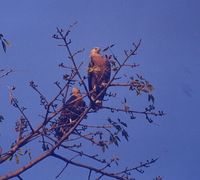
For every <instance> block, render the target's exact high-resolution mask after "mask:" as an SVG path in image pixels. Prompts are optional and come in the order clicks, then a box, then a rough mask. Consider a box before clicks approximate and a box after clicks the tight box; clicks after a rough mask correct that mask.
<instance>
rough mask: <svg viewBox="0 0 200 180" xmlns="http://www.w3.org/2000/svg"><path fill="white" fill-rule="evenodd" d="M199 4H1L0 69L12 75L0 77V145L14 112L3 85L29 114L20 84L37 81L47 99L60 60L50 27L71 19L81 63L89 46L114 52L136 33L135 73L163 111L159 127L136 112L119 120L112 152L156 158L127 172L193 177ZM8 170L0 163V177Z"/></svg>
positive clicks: (46, 170) (180, 179) (35, 173)
mask: <svg viewBox="0 0 200 180" xmlns="http://www.w3.org/2000/svg"><path fill="white" fill-rule="evenodd" d="M199 7H200V2H199V1H197V0H167V1H164V0H151V1H148V0H101V1H97V0H68V1H66V0H59V1H55V0H43V1H39V0H29V1H27V0H20V1H11V0H6V1H2V2H1V10H0V33H3V34H4V35H5V37H7V39H8V40H9V41H10V42H11V44H12V46H11V47H10V48H9V49H8V52H7V54H4V53H3V51H2V50H1V52H0V68H14V69H16V73H14V74H12V75H10V76H9V77H7V78H6V79H5V80H1V82H0V107H1V108H0V114H3V115H4V116H5V121H4V123H3V124H1V126H0V133H1V136H0V144H6V143H9V142H11V141H12V136H11V132H12V131H13V129H12V128H14V122H15V119H14V117H18V116H17V115H18V113H16V112H15V111H14V110H13V108H12V107H9V105H8V94H7V93H8V90H7V86H8V85H16V86H17V91H16V93H17V95H18V97H20V100H21V102H22V103H24V104H25V106H28V107H33V111H31V112H29V113H30V115H32V116H33V117H37V115H38V114H39V112H38V111H37V108H36V105H37V99H36V96H35V94H34V93H33V92H32V90H31V89H30V88H29V87H28V82H29V81H30V80H34V81H35V82H37V83H38V84H40V85H41V87H42V88H43V89H44V90H45V89H47V90H48V95H49V96H52V95H53V94H54V93H55V91H54V90H55V88H53V85H52V83H53V82H55V81H56V80H58V79H61V77H60V76H61V73H60V72H59V68H58V67H57V65H58V63H60V62H61V61H63V60H65V53H64V50H63V49H62V48H58V47H57V46H56V45H57V43H56V41H54V40H53V39H52V38H51V35H52V34H53V33H54V32H55V30H56V27H57V26H58V27H67V26H68V25H69V24H71V23H73V22H74V21H78V25H77V26H76V28H75V29H74V31H73V33H72V40H73V48H74V49H80V48H85V52H84V53H83V55H82V57H79V58H80V60H83V61H85V60H88V52H89V50H90V49H91V48H92V47H94V46H100V47H105V46H106V45H108V44H111V43H115V44H116V48H115V53H116V54H119V55H121V54H122V52H123V49H125V48H129V47H130V46H131V43H132V42H133V41H134V40H136V41H137V40H138V39H140V38H142V46H141V48H140V50H139V53H138V57H137V62H138V63H139V64H140V65H141V66H140V67H139V71H140V72H143V74H144V76H145V77H146V78H148V79H149V80H150V81H151V82H152V83H153V84H154V87H155V93H154V94H155V96H156V106H157V107H158V108H159V109H162V110H164V111H165V112H166V113H167V115H166V116H165V117H164V118H160V119H156V123H157V124H159V126H157V125H155V124H153V125H152V124H148V123H147V122H146V121H145V119H144V118H140V117H139V118H138V119H137V120H136V121H135V122H132V121H130V120H128V119H127V122H128V124H129V131H130V136H131V137H130V142H129V143H123V144H122V145H121V146H120V148H119V149H116V148H114V149H113V151H114V152H115V151H116V153H117V152H118V153H120V156H121V157H122V159H123V160H124V164H128V165H132V163H133V164H135V165H136V164H137V163H139V162H140V161H142V160H146V159H148V158H153V157H158V156H159V157H160V159H159V161H158V162H157V163H155V164H154V165H153V166H152V167H151V168H149V169H146V171H145V173H144V174H143V175H140V174H138V173H137V172H135V177H138V180H149V179H152V178H153V177H155V176H156V175H160V176H163V177H164V180H188V179H192V180H199V179H200V172H199V162H200V155H199V152H200V128H199V127H200V122H199V118H198V116H199V107H200V102H199V100H200V95H199V84H198V82H199V77H198V76H199V75H200V62H199V57H200V46H199V42H200V21H199V17H200V11H199ZM84 66H85V68H86V66H87V62H86V63H85V64H84ZM44 87H45V88H44ZM25 97H26V98H25ZM27 97H29V98H27ZM30 100H31V101H30ZM133 101H134V99H133ZM135 103H137V102H133V104H135ZM33 123H34V122H33ZM62 165H63V164H62V163H60V162H59V161H56V162H55V161H52V160H47V161H44V162H43V163H41V164H40V165H37V166H36V167H35V168H33V169H32V170H30V171H28V172H26V173H25V174H24V175H23V177H24V179H29V180H32V179H48V180H51V179H54V177H55V175H56V173H57V172H59V170H60V168H61V167H62ZM56 167H58V168H56ZM10 168H11V167H7V169H2V168H0V174H2V172H5V171H7V170H9V169H10ZM55 169H56V170H55ZM81 174H84V172H82V171H79V170H78V169H71V170H70V171H69V170H66V171H65V173H64V174H63V175H62V176H61V178H60V179H61V180H64V179H72V177H73V175H75V178H73V179H77V180H82V177H81Z"/></svg>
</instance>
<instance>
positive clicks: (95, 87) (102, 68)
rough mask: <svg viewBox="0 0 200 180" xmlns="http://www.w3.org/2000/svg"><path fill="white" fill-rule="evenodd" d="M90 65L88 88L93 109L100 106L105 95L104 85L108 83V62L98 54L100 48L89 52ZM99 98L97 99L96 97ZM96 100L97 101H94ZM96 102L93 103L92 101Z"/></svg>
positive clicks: (109, 68) (109, 67) (109, 70)
mask: <svg viewBox="0 0 200 180" xmlns="http://www.w3.org/2000/svg"><path fill="white" fill-rule="evenodd" d="M90 59H91V61H90V63H89V69H88V86H89V91H90V97H91V100H92V101H91V105H92V108H93V109H98V108H99V107H101V106H102V101H103V98H104V96H105V94H106V88H105V87H106V84H107V83H108V82H109V81H110V75H111V66H110V62H109V61H108V60H107V59H105V58H103V57H102V56H101V54H100V48H93V49H92V50H91V52H90ZM100 93H101V95H99V94H100ZM98 95H99V97H98V98H97V96H98ZM96 98H97V99H96ZM95 99H96V101H95V102H94V100H95Z"/></svg>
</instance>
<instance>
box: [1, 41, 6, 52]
mask: <svg viewBox="0 0 200 180" xmlns="http://www.w3.org/2000/svg"><path fill="white" fill-rule="evenodd" d="M1 43H2V46H3V50H4V52H5V53H6V44H5V42H3V41H1Z"/></svg>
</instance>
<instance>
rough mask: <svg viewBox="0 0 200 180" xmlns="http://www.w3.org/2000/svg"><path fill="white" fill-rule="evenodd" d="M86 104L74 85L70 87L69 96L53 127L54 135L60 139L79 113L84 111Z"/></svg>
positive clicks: (79, 115)
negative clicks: (54, 127) (70, 92)
mask: <svg viewBox="0 0 200 180" xmlns="http://www.w3.org/2000/svg"><path fill="white" fill-rule="evenodd" d="M85 109H86V104H85V101H84V100H83V97H82V95H81V93H80V90H79V89H78V88H76V87H74V88H73V89H72V95H71V97H70V98H69V99H68V100H67V101H66V102H65V103H64V105H63V107H62V111H61V114H60V117H59V118H58V121H57V124H58V127H57V128H56V129H55V136H56V137H57V138H58V139H60V138H61V137H62V136H63V134H64V133H65V132H67V131H68V129H69V128H70V127H72V126H73V125H74V122H75V121H77V120H78V119H79V118H80V117H81V114H82V113H83V112H84V111H85Z"/></svg>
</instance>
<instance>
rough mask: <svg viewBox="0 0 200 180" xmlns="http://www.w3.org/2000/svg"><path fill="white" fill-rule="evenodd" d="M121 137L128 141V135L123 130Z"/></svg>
mask: <svg viewBox="0 0 200 180" xmlns="http://www.w3.org/2000/svg"><path fill="white" fill-rule="evenodd" d="M122 136H124V137H125V139H126V140H127V141H128V137H129V135H128V133H127V132H126V131H125V129H123V130H122Z"/></svg>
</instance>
